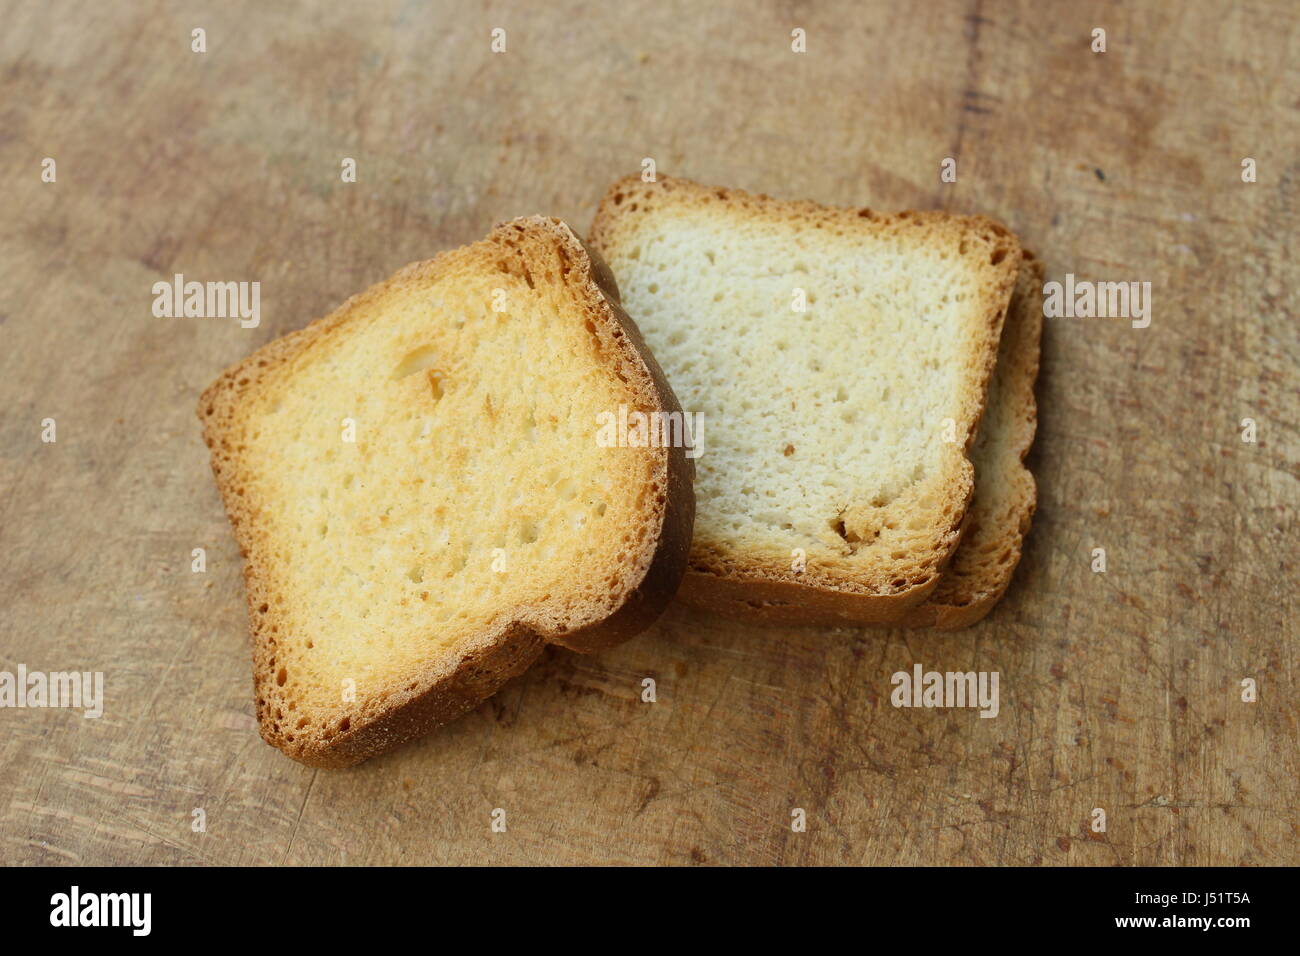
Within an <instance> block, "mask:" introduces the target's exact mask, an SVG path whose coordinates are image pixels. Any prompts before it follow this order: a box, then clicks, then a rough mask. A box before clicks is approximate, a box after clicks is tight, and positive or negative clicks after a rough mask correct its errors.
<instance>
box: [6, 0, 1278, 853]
mask: <svg viewBox="0 0 1300 956" xmlns="http://www.w3.org/2000/svg"><path fill="white" fill-rule="evenodd" d="M1081 6H1082V5H1076V4H1071V3H1061V4H1059V5H1045V4H1040V3H1035V2H1023V3H1010V4H1006V5H1003V4H993V3H987V2H985V3H981V2H973V3H971V2H965V3H956V2H954V3H926V4H899V3H888V2H875V3H869V4H860V3H848V2H846V3H828V4H817V5H812V4H803V3H797V2H788V3H761V4H757V5H752V6H748V7H744V8H742V7H739V6H738V7H736V8H733V9H728V8H726V7H724V6H723V5H712V4H697V3H645V4H642V5H640V6H638V7H636V8H635V9H634V8H631V7H630V6H628V5H626V4H597V3H560V4H552V5H540V4H529V5H519V6H509V5H505V4H501V3H493V4H488V5H486V6H485V7H482V8H472V9H471V8H468V7H467V5H458V4H452V3H446V4H438V3H417V2H406V3H398V2H391V3H365V4H347V5H343V4H328V5H322V6H321V7H319V8H316V7H310V6H305V5H304V6H294V7H289V8H286V9H279V5H272V4H262V3H257V2H252V0H249V2H223V3H220V4H217V3H212V4H174V3H164V2H161V0H159V2H145V3H138V4H129V5H119V4H111V5H110V4H93V3H85V4H65V3H60V2H54V3H40V4H30V3H17V2H15V3H9V4H0V9H2V15H3V22H4V24H5V29H4V31H3V32H2V33H0V169H3V175H2V176H0V208H2V209H3V210H4V224H3V228H0V267H2V274H3V282H2V283H0V336H2V337H3V348H2V350H0V368H2V370H3V373H2V375H0V404H2V405H3V409H4V412H3V418H2V420H0V481H2V486H0V535H2V536H3V547H2V548H0V619H2V620H3V636H2V638H0V670H8V671H11V672H12V671H15V670H16V669H17V667H18V666H19V665H20V664H21V665H24V666H26V667H27V668H29V669H31V670H42V671H57V670H69V669H76V670H87V671H102V672H104V674H105V680H106V691H105V697H106V699H105V704H104V714H103V716H102V717H101V718H99V719H97V720H96V719H85V718H83V717H81V716H80V715H79V714H78V713H75V712H71V711H68V710H52V709H47V710H30V709H29V710H16V709H5V710H0V727H2V728H3V732H2V733H0V765H2V766H3V773H2V774H0V862H3V863H8V864H15V863H17V864H34V863H54V864H60V863H69V864H72V863H112V864H232V863H256V864H276V863H306V864H334V863H368V864H370V863H470V864H475V863H500V862H511V863H652V864H653V863H673V864H676V863H682V864H715V863H760V864H771V863H788V864H840V863H852V864H871V865H882V864H899V863H903V864H916V863H921V864H994V863H1016V864H1031V863H1041V864H1069V865H1114V864H1139V863H1143V864H1283V863H1290V864H1294V863H1297V862H1300V854H1298V853H1297V850H1296V847H1297V837H1298V835H1300V834H1298V832H1297V818H1298V815H1300V796H1298V794H1297V780H1298V779H1300V765H1298V764H1300V757H1298V756H1297V754H1298V750H1297V743H1296V741H1297V733H1298V730H1300V728H1298V727H1297V713H1298V708H1297V690H1300V688H1297V659H1296V651H1295V647H1296V640H1295V638H1296V633H1297V629H1296V624H1295V620H1296V613H1297V610H1298V609H1297V606H1296V598H1295V591H1296V580H1297V539H1298V537H1300V535H1298V531H1300V526H1298V524H1297V506H1298V505H1300V439H1298V437H1297V418H1298V414H1297V413H1298V412H1300V401H1298V397H1297V366H1298V364H1300V333H1298V332H1297V319H1298V316H1297V311H1298V310H1297V298H1296V293H1295V284H1296V281H1297V278H1300V276H1298V275H1297V268H1296V264H1295V251H1294V249H1295V240H1296V228H1295V224H1296V217H1297V212H1298V211H1300V210H1298V208H1297V190H1298V189H1300V186H1298V177H1300V159H1297V157H1298V156H1300V141H1298V139H1297V129H1298V128H1300V124H1298V123H1297V120H1298V119H1300V116H1298V115H1297V109H1298V108H1300V39H1298V33H1297V22H1298V21H1297V14H1296V12H1295V7H1294V5H1289V4H1287V3H1283V2H1278V3H1264V2H1245V3H1234V4H1231V5H1227V4H1224V5H1218V4H1213V3H1208V2H1194V3H1193V2H1188V3H1179V4H1156V3H1152V4H1134V3H1126V4H1123V5H1120V4H1113V5H1102V6H1100V7H1097V8H1095V9H1092V10H1089V11H1087V12H1084V11H1083V10H1081V9H1080V7H1081ZM196 27H201V28H204V29H205V30H206V36H207V52H206V53H202V54H199V53H194V52H192V51H191V31H192V30H193V29H194V28H196ZM495 27H502V28H504V29H505V30H506V44H507V45H506V52H505V53H503V54H493V53H492V52H491V50H490V42H491V31H492V30H493V28H495ZM1095 27H1102V28H1104V29H1105V30H1106V31H1107V52H1105V53H1104V54H1097V53H1093V52H1092V51H1091V50H1090V48H1089V44H1090V40H1091V33H1092V30H1093V29H1094V28H1095ZM795 28H802V29H804V30H805V31H806V35H807V52H806V53H803V54H796V53H793V52H792V51H791V48H790V44H791V31H792V30H793V29H795ZM647 156H648V157H653V158H655V160H656V161H657V163H658V167H659V169H660V170H661V171H662V172H666V173H669V174H672V173H677V174H681V175H686V176H690V177H692V178H696V179H699V180H702V181H704V182H709V183H719V184H726V185H734V186H740V187H744V188H748V189H752V190H759V191H765V192H769V193H772V194H775V195H780V196H785V197H792V198H793V197H806V198H812V199H816V200H820V201H823V202H828V203H836V204H846V205H863V204H870V205H872V206H875V207H878V208H891V207H893V208H901V207H917V208H945V209H951V210H954V211H963V212H967V211H969V212H982V213H987V214H990V215H993V216H996V217H998V218H1000V219H1002V220H1004V221H1005V222H1007V223H1008V224H1009V225H1011V226H1012V227H1013V228H1014V229H1016V230H1017V231H1018V232H1019V233H1020V234H1021V235H1022V236H1023V237H1024V239H1025V241H1026V244H1028V245H1029V246H1030V247H1031V248H1033V249H1035V250H1037V251H1038V252H1039V254H1040V255H1041V256H1042V258H1043V259H1044V260H1045V261H1046V263H1047V267H1048V272H1049V277H1051V278H1057V279H1059V278H1062V277H1063V276H1064V275H1065V274H1066V273H1067V272H1072V273H1074V274H1075V275H1076V276H1078V277H1079V278H1081V279H1094V280H1142V281H1150V282H1151V283H1152V286H1153V293H1152V295H1153V308H1152V321H1151V325H1150V327H1149V328H1146V329H1133V328H1131V327H1130V325H1129V323H1127V322H1125V321H1105V320H1097V319H1093V320H1087V319H1075V320H1068V319H1063V320H1053V321H1049V322H1048V324H1047V329H1046V332H1045V340H1044V347H1043V374H1042V378H1041V381H1040V385H1039V390H1038V392H1039V400H1040V408H1041V411H1040V427H1039V438H1038V442H1037V445H1036V447H1035V450H1034V453H1033V456H1032V458H1031V463H1032V465H1033V467H1034V469H1035V471H1036V473H1037V476H1038V481H1039V488H1040V506H1039V512H1038V517H1037V520H1036V521H1035V527H1034V530H1033V533H1032V535H1031V537H1030V539H1029V541H1028V545H1027V551H1026V554H1025V557H1024V560H1023V562H1022V565H1021V568H1020V570H1019V572H1018V574H1017V577H1016V580H1015V583H1014V585H1013V587H1012V590H1011V591H1010V593H1009V594H1008V596H1007V597H1006V599H1005V600H1004V601H1003V602H1002V604H1001V605H1000V606H999V607H998V608H997V609H996V610H995V611H994V613H993V614H992V615H991V616H990V617H989V618H988V619H987V620H986V621H985V622H983V623H982V624H980V625H978V626H976V627H974V628H972V629H970V630H968V631H965V632H962V633H958V634H953V635H947V636H941V635H935V634H931V633H925V632H912V633H907V632H901V631H880V632H858V631H851V630H812V629H808V630H798V629H794V630H767V631H765V630H754V629H750V628H745V627H741V626H737V625H735V624H732V623H729V622H727V621H725V620H720V619H715V618H710V617H706V616H702V615H699V614H696V613H693V612H691V611H688V610H686V609H684V608H680V607H673V608H672V609H670V611H669V612H668V613H667V614H666V616H665V617H664V618H663V619H662V621H661V622H660V623H659V624H658V625H657V626H656V627H654V628H653V630H651V631H650V632H648V633H646V634H644V635H642V636H640V637H639V638H637V639H635V640H633V641H632V642H631V643H629V644H627V645H625V646H624V647H622V648H619V649H617V650H614V651H610V652H608V653H603V654H600V655H598V656H594V657H579V656H575V655H573V654H570V653H567V652H564V651H552V652H548V654H547V655H546V656H545V657H544V658H543V660H542V661H541V662H540V663H539V664H538V666H537V667H535V668H534V669H533V670H532V671H530V672H529V673H528V674H527V675H525V676H524V677H523V678H521V679H519V680H518V681H517V682H515V683H514V684H513V685H511V686H510V687H509V688H507V689H506V690H505V691H504V692H502V693H501V694H499V695H498V696H497V697H496V698H495V699H493V700H492V701H490V702H488V703H487V704H486V705H484V706H483V707H481V708H480V709H479V710H478V711H476V712H475V713H473V714H471V715H470V716H468V717H466V718H464V719H463V720H461V721H459V722H458V723H456V724H455V725H453V726H450V727H448V728H446V729H445V730H443V731H442V732H439V733H436V734H434V735H432V736H429V737H427V738H425V739H424V740H422V741H420V742H417V743H415V744H412V745H410V746H407V747H405V748H404V749H401V750H400V751H398V752H395V753H392V754H390V755H387V756H385V757H382V758H379V759H377V760H374V761H372V762H370V763H367V764H363V765H361V766H359V767H357V768H354V769H351V770H348V771H336V772H330V771H320V772H316V771H312V770H310V769H307V768H305V767H302V766H299V765H298V764H296V763H293V762H292V761H290V760H288V759H287V758H285V757H284V756H282V755H281V754H280V753H278V752H277V751H275V750H273V749H271V748H269V747H267V746H266V745H265V744H263V743H262V742H261V740H260V739H259V738H258V736H257V733H256V730H255V728H254V724H253V717H252V712H253V701H252V694H251V681H250V675H251V670H250V663H249V654H248V648H247V638H246V636H245V622H244V606H243V600H242V596H241V578H240V568H239V559H238V554H237V551H236V548H235V545H234V542H233V539H232V537H231V535H230V532H229V530H228V527H227V524H226V520H225V517H224V515H223V513H222V510H221V506H220V503H219V501H218V498H217V495H216V491H215V489H214V486H213V483H212V480H211V477H210V474H209V471H208V462H207V456H206V452H205V449H204V448H203V446H202V443H201V441H200V439H199V432H198V426H197V421H196V420H195V418H194V413H193V407H194V403H195V397H196V395H197V393H198V392H199V390H200V389H201V388H202V387H203V386H205V385H206V384H207V383H208V382H209V381H210V380H211V379H212V378H213V377H214V376H215V375H216V373H217V372H218V371H219V370H220V369H221V368H222V367H224V366H225V365H227V364H228V363H230V362H232V361H234V360H236V359H238V358H240V357H241V356H243V355H245V354H246V353H248V352H249V351H251V350H252V349H253V348H255V347H256V346H258V345H260V344H262V343H263V342H265V341H267V340H269V339H270V338H272V337H274V336H276V335H279V334H281V333H284V332H287V331H289V330H291V329H295V328H298V327H300V326H301V325H303V324H304V323H306V322H307V321H308V320H310V319H312V318H314V317H317V316H319V315H322V314H324V313H325V312H326V311H328V310H329V309H330V308H332V307H333V306H334V305H336V304H338V303H339V302H340V301H342V300H343V299H344V298H345V297H347V296H348V295H349V294H351V293H353V292H355V291H358V290H360V289H362V288H364V287H365V286H366V285H368V284H370V283H371V282H373V281H377V280H379V279H381V278H384V277H385V276H387V275H388V274H389V273H391V272H392V271H394V270H395V269H396V268H398V267H399V266H401V265H403V264H405V263H407V262H409V261H411V260H415V259H420V258H426V257H428V256H430V255H431V254H433V253H435V252H437V251H439V250H441V249H444V248H447V247H450V246H454V245H458V244H461V243H464V242H468V241H471V240H473V239H476V238H478V237H480V236H481V235H482V234H483V233H485V232H486V231H487V229H488V228H489V227H490V226H491V225H492V224H493V223H494V222H496V221H497V220H500V219H503V218H507V217H510V216H514V215H519V214H527V213H535V212H541V213H548V214H555V215H560V216H563V217H564V218H566V219H568V220H569V221H570V222H572V223H574V224H575V226H576V227H577V228H578V229H579V230H580V231H585V229H586V227H587V225H588V224H589V222H590V219H591V216H592V214H593V212H594V210H595V204H596V202H597V200H598V198H599V196H600V194H601V192H602V191H603V189H604V187H605V185H606V184H607V183H608V182H609V181H611V180H613V179H614V178H616V177H618V176H620V175H623V174H626V173H627V172H630V171H636V170H638V169H639V168H640V163H641V160H642V158H643V157H647ZM45 157H52V158H54V159H55V160H56V163H57V166H56V169H57V180H56V182H54V183H43V182H42V181H41V178H40V174H41V162H42V160H43V159H44V158H45ZM344 157H353V158H355V159H356V160H357V164H358V182H357V183H355V184H344V183H342V182H341V181H340V174H339V173H340V163H341V161H342V159H343V158H344ZM946 157H952V158H955V159H956V161H957V172H958V180H957V182H956V183H953V184H944V183H941V182H940V179H939V165H940V163H941V162H942V160H943V159H944V158H946ZM1245 157H1251V158H1254V159H1255V160H1256V161H1257V164H1258V182H1256V183H1253V184H1247V183H1243V182H1242V179H1241V161H1242V159H1243V158H1245ZM178 272H180V273H183V274H184V275H185V276H186V277H187V278H191V279H199V280H201V281H206V280H222V281H259V282H260V283H261V290H262V302H261V306H262V322H261V325H260V327H258V328H256V329H241V328H240V327H239V326H238V324H237V323H235V322H234V321H232V320H222V319H159V318H155V317H154V316H153V315H152V314H151V304H152V293H151V287H152V285H153V283H154V282H155V281H157V280H159V279H167V278H170V277H171V276H172V275H173V274H175V273H178ZM541 364H543V363H542V362H541V361H539V366H540V365H541ZM1248 417H1249V418H1253V419H1255V421H1256V422H1257V428H1258V441H1257V442H1256V443H1254V444H1248V443H1244V442H1243V441H1242V440H1241V438H1240V427H1241V426H1240V423H1241V420H1242V419H1243V418H1248ZM45 418H54V419H55V420H56V422H57V429H58V431H57V437H58V440H57V442H56V443H54V444H48V443H43V442H42V441H41V440H40V431H41V421H42V419H45ZM715 427H717V426H716V425H715ZM195 547H203V548H206V549H207V553H208V571H207V573H205V574H194V573H192V572H191V570H190V552H191V549H192V548H195ZM1096 547H1104V548H1105V549H1106V551H1107V564H1108V570H1107V572H1106V573H1104V574H1098V573H1093V572H1092V571H1091V570H1090V566H1089V562H1090V558H1091V551H1092V549H1093V548H1096ZM918 662H919V663H921V664H923V665H924V666H925V667H926V668H927V669H937V670H962V671H965V670H986V671H997V672H999V674H1000V678H1001V713H1000V714H999V716H998V717H996V718H995V719H980V718H979V717H978V716H977V715H976V714H975V713H974V712H972V711H969V710H957V709H953V710H912V709H896V708H894V707H892V706H891V705H890V702H889V693H890V690H891V685H890V675H891V674H893V673H894V672H895V671H899V670H910V669H911V668H912V666H913V665H914V664H915V663H918ZM647 676H650V677H654V678H655V679H656V681H657V682H658V701H657V703H654V704H646V703H642V702H641V701H640V697H639V695H640V689H641V683H640V682H641V680H642V679H643V678H644V677H647ZM1243 678H1254V679H1255V680H1256V681H1257V682H1258V687H1259V699H1258V701H1257V702H1255V703H1244V702H1242V701H1241V681H1242V679H1243ZM498 807H500V808H504V809H505V810H506V812H507V818H506V819H507V826H508V829H507V831H506V832H505V833H497V834H494V833H491V832H490V829H489V815H490V814H491V812H492V810H493V809H494V808H498ZM796 807H799V808H803V809H804V810H805V811H806V813H807V817H808V829H807V831H806V832H803V833H796V832H792V830H791V827H790V821H791V811H792V809H793V808H796ZM196 808H202V809H203V810H204V811H205V813H206V820H207V827H206V832H194V831H193V830H192V827H191V820H192V814H193V811H194V810H195V809H196ZM1094 808H1101V809H1104V810H1105V811H1106V814H1107V828H1106V830H1105V832H1104V833H1097V832H1093V831H1092V830H1091V828H1090V826H1089V823H1090V820H1091V819H1092V813H1093V810H1094Z"/></svg>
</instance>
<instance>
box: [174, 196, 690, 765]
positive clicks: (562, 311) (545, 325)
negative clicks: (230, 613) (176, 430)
mask: <svg viewBox="0 0 1300 956" xmlns="http://www.w3.org/2000/svg"><path fill="white" fill-rule="evenodd" d="M616 309H617V301H616V292H613V291H612V290H611V295H610V296H609V297H608V298H607V296H606V295H605V293H604V291H603V290H602V288H601V287H600V286H599V285H598V284H597V278H596V277H595V276H594V274H593V267H592V264H591V262H590V261H589V260H588V258H587V254H586V252H585V251H584V249H583V247H582V245H581V243H579V242H578V240H577V239H576V237H574V236H573V234H572V233H571V232H570V231H569V229H568V227H567V226H564V225H563V223H560V222H559V221H558V220H548V219H542V218H539V217H534V218H530V219H524V220H515V221H514V222H511V223H506V224H503V225H502V226H499V227H497V229H496V230H494V231H493V232H492V234H491V235H490V236H489V237H488V238H487V239H486V240H484V241H482V242H478V243H475V244H473V245H471V246H466V247H464V248H461V249H457V250H454V251H451V252H448V253H446V254H444V255H441V256H439V257H438V258H436V259H433V260H430V261H427V262H421V263H416V264H413V265H410V266H408V267H406V268H404V269H402V270H401V271H400V272H398V273H397V274H396V275H395V276H393V277H392V278H390V279H389V280H387V281H385V282H383V283H380V284H379V285H377V286H374V287H373V288H371V289H369V290H368V291H366V292H363V293H361V294H360V295H358V296H355V297H354V298H352V299H351V300H349V301H348V302H347V303H346V304H344V305H343V306H342V307H341V308H340V309H339V310H338V311H336V312H335V313H334V314H333V315H331V316H329V317H328V318H325V319H322V320H320V321H318V322H315V323H313V324H312V325H310V326H309V327H307V328H306V329H304V330H303V331H301V332H297V333H294V334H292V335H289V336H287V337H285V338H283V339H279V340H277V341H275V342H272V343H270V344H269V345H267V346H266V347H264V348H263V349H262V350H260V351H259V352H257V353H256V354H254V355H253V356H252V357H250V358H249V359H248V360H246V361H245V362H243V363H241V364H240V365H238V366H236V367H234V368H232V369H230V370H228V371H227V372H226V373H225V374H224V375H223V376H222V377H221V378H220V379H219V380H218V381H217V382H216V383H215V384H214V385H213V386H212V387H211V388H210V389H208V391H207V392H206V393H205V394H204V396H203V400H202V404H201V405H200V408H199V414H200V417H201V418H202V419H203V420H204V423H205V435H206V440H207V442H208V444H209V447H210V448H211V450H212V462H213V469H214V472H215V473H216V476H217V479H218V484H219V485H220V487H221V490H222V493H223V496H224V498H225V500H226V503H227V509H228V512H229V514H230V517H231V520H232V523H233V524H234V526H235V530H236V534H237V537H238V539H239V542H240V544H241V545H242V547H243V550H244V552H245V557H246V561H247V567H246V571H245V577H246V581H247V588H248V597H249V607H250V614H251V618H252V623H251V627H252V632H253V636H254V645H255V671H256V674H255V676H256V691H257V709H258V715H259V719H260V721H261V724H262V730H263V735H264V736H265V737H266V738H267V739H268V741H270V742H272V743H274V744H275V745H276V746H279V747H281V748H282V749H284V750H285V751H286V752H288V753H290V754H291V755H293V756H296V757H298V758H299V759H304V760H306V761H307V762H312V763H319V764H322V765H331V764H335V763H347V762H352V760H353V759H357V758H358V756H366V755H368V754H369V753H370V752H377V751H379V750H383V749H387V748H388V746H391V745H392V744H394V743H396V742H400V739H401V738H405V737H409V736H413V735H414V734H415V733H417V732H420V731H422V730H424V729H427V727H428V725H430V724H433V723H438V722H441V721H442V720H444V719H446V718H448V717H450V716H454V715H455V714H456V713H458V712H460V711H463V710H465V709H467V708H468V707H470V706H472V705H473V704H474V703H475V702H477V700H478V699H481V698H482V697H485V696H487V694H489V693H491V692H492V690H494V689H495V688H496V686H497V685H499V684H500V683H501V682H502V681H503V680H505V679H506V678H507V677H509V676H511V675H512V674H513V673H517V672H518V671H520V670H522V669H523V668H524V667H526V666H527V664H528V663H529V662H531V660H532V659H533V658H534V657H535V656H536V654H537V653H539V652H540V649H541V646H542V643H543V642H544V641H546V640H559V641H561V642H562V641H563V639H564V635H566V634H572V633H576V632H579V631H581V630H582V629H584V628H588V627H590V626H593V625H594V624H597V623H598V622H600V621H602V620H603V619H605V618H607V617H609V616H610V615H611V614H613V613H614V612H616V611H617V610H618V609H619V608H620V607H621V606H622V605H623V603H624V602H626V601H627V600H628V597H629V594H630V593H631V592H632V591H633V590H634V589H635V588H636V587H637V586H638V584H639V583H640V582H641V581H642V579H643V578H644V577H645V575H646V573H647V570H648V568H649V567H650V564H651V562H652V560H653V559H654V556H655V550H656V544H657V542H658V540H659V536H660V532H661V526H662V524H663V519H664V514H665V495H666V494H667V490H668V489H667V484H668V473H667V456H666V454H665V452H664V450H662V449H645V448H598V447H597V444H596V439H595V434H596V415H597V413H598V412H603V411H609V410H613V409H617V408H618V407H619V405H620V404H622V405H627V406H629V407H631V408H637V409H641V410H645V411H654V410H657V409H658V408H660V407H661V405H662V401H663V396H662V395H660V394H659V392H658V391H657V390H656V386H655V384H654V382H653V381H652V375H651V373H650V371H649V370H648V369H647V367H646V365H645V363H644V362H643V361H642V359H641V356H640V355H639V353H638V350H637V349H636V347H635V346H634V345H633V343H632V342H630V341H629V334H628V330H627V329H626V328H625V327H624V326H623V325H622V324H620V322H619V321H617V319H616V317H615V316H614V314H613V311H614V310H616ZM345 420H350V421H351V422H353V423H355V434H354V437H355V440H353V441H347V440H345V427H346V422H345ZM688 534H689V531H688ZM403 708H406V710H405V711H404V710H403ZM372 724H373V725H375V727H373V728H372V730H374V733H373V734H372V735H371V738H373V739H371V738H367V737H365V736H364V733H363V732H364V731H365V729H366V728H367V727H368V726H370V725H372ZM358 735H361V737H360V739H359V740H357V741H354V743H355V745H354V746H353V748H352V750H353V751H358V753H353V752H346V751H348V748H347V747H344V746H343V744H344V743H345V742H346V741H347V740H349V739H350V738H358ZM340 748H341V749H340ZM336 751H337V752H336Z"/></svg>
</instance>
